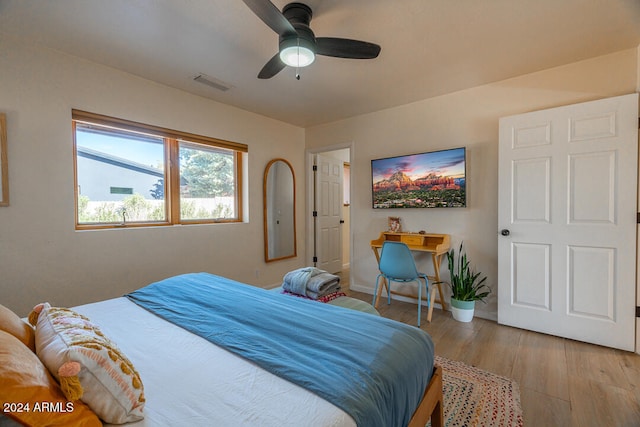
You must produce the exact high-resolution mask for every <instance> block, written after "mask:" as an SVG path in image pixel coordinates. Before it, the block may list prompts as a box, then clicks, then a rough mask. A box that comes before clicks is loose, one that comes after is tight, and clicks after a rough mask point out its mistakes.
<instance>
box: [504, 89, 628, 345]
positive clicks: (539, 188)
mask: <svg viewBox="0 0 640 427" xmlns="http://www.w3.org/2000/svg"><path fill="white" fill-rule="evenodd" d="M637 162H638V95H637V94H632V95H625V96H620V97H615V98H609V99H604V100H599V101H593V102H587V103H582V104H576V105H570V106H566V107H560V108H553V109H549V110H543V111H536V112H532V113H527V114H522V115H518V116H511V117H505V118H502V119H500V145H499V202H498V207H499V214H498V227H499V230H500V234H499V235H498V260H499V261H498V281H499V286H498V288H499V291H498V322H499V323H501V324H505V325H511V326H515V327H519V328H524V329H529V330H533V331H538V332H543V333H548V334H551V335H557V336H561V337H566V338H571V339H576V340H579V341H585V342H590V343H594V344H600V345H604V346H608V347H614V348H620V349H624V350H630V351H633V350H634V340H635V289H636V284H635V271H636V270H635V269H636V265H635V262H636V209H637V182H638V177H637Z"/></svg>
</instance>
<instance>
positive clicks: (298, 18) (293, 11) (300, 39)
mask: <svg viewBox="0 0 640 427" xmlns="http://www.w3.org/2000/svg"><path fill="white" fill-rule="evenodd" d="M282 14H283V15H284V17H285V18H287V20H288V21H289V22H290V23H291V25H292V26H293V28H295V30H296V32H297V33H298V34H297V35H296V36H293V35H291V36H288V35H285V36H280V43H279V45H280V50H283V49H284V48H287V47H291V46H300V47H305V48H307V49H311V50H312V51H313V52H315V50H316V36H315V34H314V33H313V31H311V28H310V27H309V24H310V23H311V18H312V16H313V12H312V11H311V8H310V7H309V6H307V5H306V4H303V3H289V4H287V5H286V6H285V7H284V8H283V9H282Z"/></svg>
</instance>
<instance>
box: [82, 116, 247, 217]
mask: <svg viewBox="0 0 640 427" xmlns="http://www.w3.org/2000/svg"><path fill="white" fill-rule="evenodd" d="M73 130H74V146H75V151H74V153H75V156H74V161H75V183H76V228H78V229H85V228H108V227H129V226H136V227H139V226H151V225H172V224H189V223H209V222H239V221H242V220H243V218H242V203H241V202H242V175H241V173H242V160H243V156H244V155H245V153H247V151H248V149H247V146H246V145H244V144H239V143H234V142H229V141H223V140H218V139H214V138H209V137H203V136H199V135H193V134H188V133H184V132H180V131H173V130H169V129H164V128H158V127H155V126H151V125H144V124H140V123H135V122H131V121H127V120H123V119H115V118H111V117H105V116H101V115H97V114H93V113H86V112H82V111H78V110H73ZM171 165H173V166H171Z"/></svg>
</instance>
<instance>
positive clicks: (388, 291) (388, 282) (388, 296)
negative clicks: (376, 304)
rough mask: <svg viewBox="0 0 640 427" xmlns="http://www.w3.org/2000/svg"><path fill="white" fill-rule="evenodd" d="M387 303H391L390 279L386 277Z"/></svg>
mask: <svg viewBox="0 0 640 427" xmlns="http://www.w3.org/2000/svg"><path fill="white" fill-rule="evenodd" d="M387 305H391V280H390V279H387Z"/></svg>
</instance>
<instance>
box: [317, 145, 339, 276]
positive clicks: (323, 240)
mask: <svg viewBox="0 0 640 427" xmlns="http://www.w3.org/2000/svg"><path fill="white" fill-rule="evenodd" d="M315 165H316V173H315V208H314V210H315V212H316V217H315V253H316V257H317V262H316V266H317V267H318V268H319V269H321V270H325V271H328V272H329V273H337V272H338V271H340V270H342V226H341V222H342V204H343V203H342V174H343V162H342V160H339V159H334V158H333V157H330V156H326V155H323V154H316V156H315Z"/></svg>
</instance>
